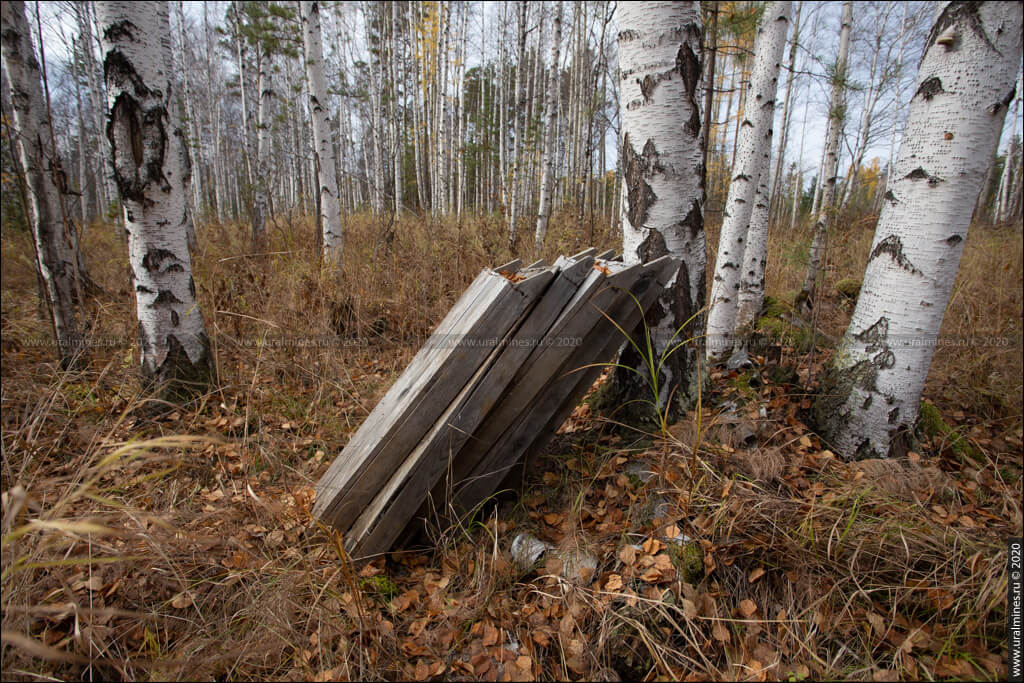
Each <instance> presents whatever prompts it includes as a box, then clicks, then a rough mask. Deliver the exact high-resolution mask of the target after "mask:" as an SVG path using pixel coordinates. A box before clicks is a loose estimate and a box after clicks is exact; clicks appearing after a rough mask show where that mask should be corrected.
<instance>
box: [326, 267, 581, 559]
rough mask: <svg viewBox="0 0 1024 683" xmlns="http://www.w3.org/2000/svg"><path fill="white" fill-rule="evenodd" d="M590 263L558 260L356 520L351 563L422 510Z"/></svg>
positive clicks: (385, 542) (381, 548) (385, 545)
mask: <svg viewBox="0 0 1024 683" xmlns="http://www.w3.org/2000/svg"><path fill="white" fill-rule="evenodd" d="M592 265H593V258H592V257H589V256H588V257H585V258H583V259H580V260H579V261H575V262H574V261H572V260H571V259H559V261H558V262H556V267H557V268H561V272H559V273H558V275H557V277H556V278H555V280H554V281H553V282H552V283H551V285H550V286H549V287H548V288H547V289H546V290H545V292H544V296H543V298H541V300H540V301H539V302H538V303H537V304H536V305H535V306H534V307H533V308H532V309H531V310H530V311H529V312H528V313H526V314H524V315H523V318H522V322H521V324H520V325H518V326H516V327H515V328H514V330H513V331H510V332H509V334H508V335H507V337H506V338H505V340H503V341H504V342H505V343H503V344H501V345H499V346H497V347H496V348H495V349H494V351H493V352H492V354H491V356H490V357H489V358H488V359H487V361H486V362H485V363H484V364H482V365H481V367H480V369H479V370H478V371H477V372H476V374H475V375H474V377H473V378H472V379H471V380H470V381H469V382H467V384H466V386H465V387H464V388H463V390H462V392H460V394H459V396H458V397H456V399H455V400H454V401H452V403H451V405H450V406H449V407H448V408H447V410H446V411H445V413H444V414H443V415H442V416H441V417H440V419H439V420H438V421H437V423H436V424H435V426H434V427H433V429H432V430H431V431H430V432H429V433H428V434H427V436H425V437H424V439H423V441H421V442H420V444H419V445H418V446H417V447H416V449H415V450H413V452H412V453H411V454H410V455H409V457H408V458H406V460H405V462H403V464H402V466H401V467H400V468H399V469H398V471H396V473H395V474H394V475H393V476H392V477H391V479H390V480H389V482H388V484H387V486H386V487H385V488H384V490H382V491H381V493H380V494H378V496H377V497H376V498H375V499H374V500H373V502H372V503H371V504H370V506H369V507H367V509H366V510H365V511H364V512H363V514H362V515H360V517H359V519H358V520H357V521H356V522H355V523H354V524H353V525H352V528H351V529H350V531H349V533H348V534H347V535H346V538H345V544H346V549H347V550H348V552H349V554H350V555H351V556H352V557H353V558H354V559H358V558H363V557H368V556H371V555H374V554H377V553H381V552H385V551H387V550H388V549H389V548H390V547H391V546H392V545H393V543H394V541H395V539H396V538H397V537H398V536H399V535H400V534H401V532H402V530H403V529H404V528H405V526H406V525H407V524H408V522H409V520H410V519H411V518H412V517H413V516H414V515H415V514H416V512H417V510H419V509H420V508H421V506H422V505H423V502H424V499H425V498H426V496H427V494H428V493H429V492H430V490H431V489H432V488H433V487H434V486H435V485H436V484H437V483H438V481H439V480H440V479H441V477H442V476H443V475H444V473H445V472H446V471H448V470H449V469H450V466H451V454H453V453H458V452H459V450H460V449H461V448H462V446H463V444H465V442H466V440H467V439H469V438H470V437H471V436H472V434H473V433H474V431H475V430H476V428H477V426H478V425H479V424H480V422H481V421H482V420H483V419H484V417H485V416H486V415H487V413H488V412H489V411H490V409H491V407H492V406H493V405H494V404H495V403H496V402H498V401H500V400H501V398H502V396H503V394H504V392H505V390H506V388H507V386H508V384H509V382H510V381H511V380H512V379H513V377H514V375H515V373H516V372H517V371H518V369H519V368H520V366H521V364H522V363H523V361H524V360H525V359H526V358H528V357H529V355H530V353H531V351H532V350H533V348H535V347H536V345H537V343H538V342H539V341H540V340H542V339H543V338H544V336H545V334H546V333H547V331H548V330H549V329H550V327H551V325H552V323H553V322H554V321H555V319H556V318H557V316H558V315H559V314H560V313H561V311H562V308H563V307H564V305H565V304H566V303H567V302H568V301H569V300H570V298H571V297H572V295H573V294H574V293H575V291H576V290H577V289H578V288H579V286H580V285H581V284H582V283H583V281H584V279H585V278H586V276H587V275H588V273H589V272H591V268H592Z"/></svg>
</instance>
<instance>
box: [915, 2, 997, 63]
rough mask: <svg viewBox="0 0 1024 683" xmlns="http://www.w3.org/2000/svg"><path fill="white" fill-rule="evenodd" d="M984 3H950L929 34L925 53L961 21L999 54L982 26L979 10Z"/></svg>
mask: <svg viewBox="0 0 1024 683" xmlns="http://www.w3.org/2000/svg"><path fill="white" fill-rule="evenodd" d="M982 4H983V3H981V2H978V1H977V0H975V1H973V2H951V3H949V4H948V5H947V6H946V8H945V9H944V10H942V14H940V15H939V17H938V18H937V19H936V20H935V25H934V26H932V30H931V33H929V34H928V41H927V42H926V43H925V52H926V53H927V51H928V50H929V49H930V48H931V46H932V45H935V41H936V39H937V38H938V37H939V36H940V35H942V34H943V32H944V31H945V30H946V29H947V28H949V27H950V26H952V25H953V24H956V23H958V22H960V21H963V23H964V24H966V25H967V28H969V29H971V31H972V32H973V33H974V34H975V35H976V36H978V37H979V38H980V39H981V42H983V43H985V45H987V46H988V47H989V48H991V49H992V51H993V52H995V53H996V54H999V50H997V49H996V46H995V45H993V44H992V41H991V40H989V37H988V34H987V33H985V27H984V26H982V23H981V17H980V16H979V14H978V10H979V9H981V5H982ZM922 59H923V57H922Z"/></svg>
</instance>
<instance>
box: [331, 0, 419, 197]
mask: <svg viewBox="0 0 1024 683" xmlns="http://www.w3.org/2000/svg"><path fill="white" fill-rule="evenodd" d="M398 17H399V15H398V3H397V2H392V3H391V62H390V66H389V68H390V69H391V126H392V133H391V144H392V154H393V169H392V175H393V176H394V181H395V182H394V187H395V214H396V215H399V216H400V215H401V213H402V205H403V204H404V202H405V197H404V196H403V194H404V189H405V188H404V184H405V183H404V180H405V179H404V174H403V172H402V153H403V152H404V150H405V145H404V144H403V143H404V141H403V140H402V134H403V133H404V130H405V126H404V125H401V124H402V123H403V121H400V120H399V114H398V111H399V106H398V104H399V103H398V92H399V90H398V88H399V83H400V82H401V81H403V80H404V74H403V78H399V77H398V73H397V69H398V66H397V65H398V64H399V63H401V64H404V63H405V60H404V59H399V56H398V54H397V53H398V51H399V47H400V45H399V38H398V36H399V32H398ZM324 92H325V93H326V89H325V90H324ZM402 111H403V112H404V108H403V110H402Z"/></svg>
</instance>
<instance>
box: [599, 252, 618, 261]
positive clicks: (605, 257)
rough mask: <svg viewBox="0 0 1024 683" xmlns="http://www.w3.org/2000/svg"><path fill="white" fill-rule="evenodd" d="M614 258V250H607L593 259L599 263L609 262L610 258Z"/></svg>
mask: <svg viewBox="0 0 1024 683" xmlns="http://www.w3.org/2000/svg"><path fill="white" fill-rule="evenodd" d="M614 256H615V250H614V249H609V250H608V251H602V252H601V253H600V254H598V255H597V256H595V257H594V258H596V259H599V260H601V261H611V260H612V258H614Z"/></svg>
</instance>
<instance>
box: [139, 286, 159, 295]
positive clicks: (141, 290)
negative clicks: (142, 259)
mask: <svg viewBox="0 0 1024 683" xmlns="http://www.w3.org/2000/svg"><path fill="white" fill-rule="evenodd" d="M135 291H136V292H139V293H141V294H155V293H156V292H154V291H153V290H152V289H150V288H149V287H146V286H145V285H135Z"/></svg>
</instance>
